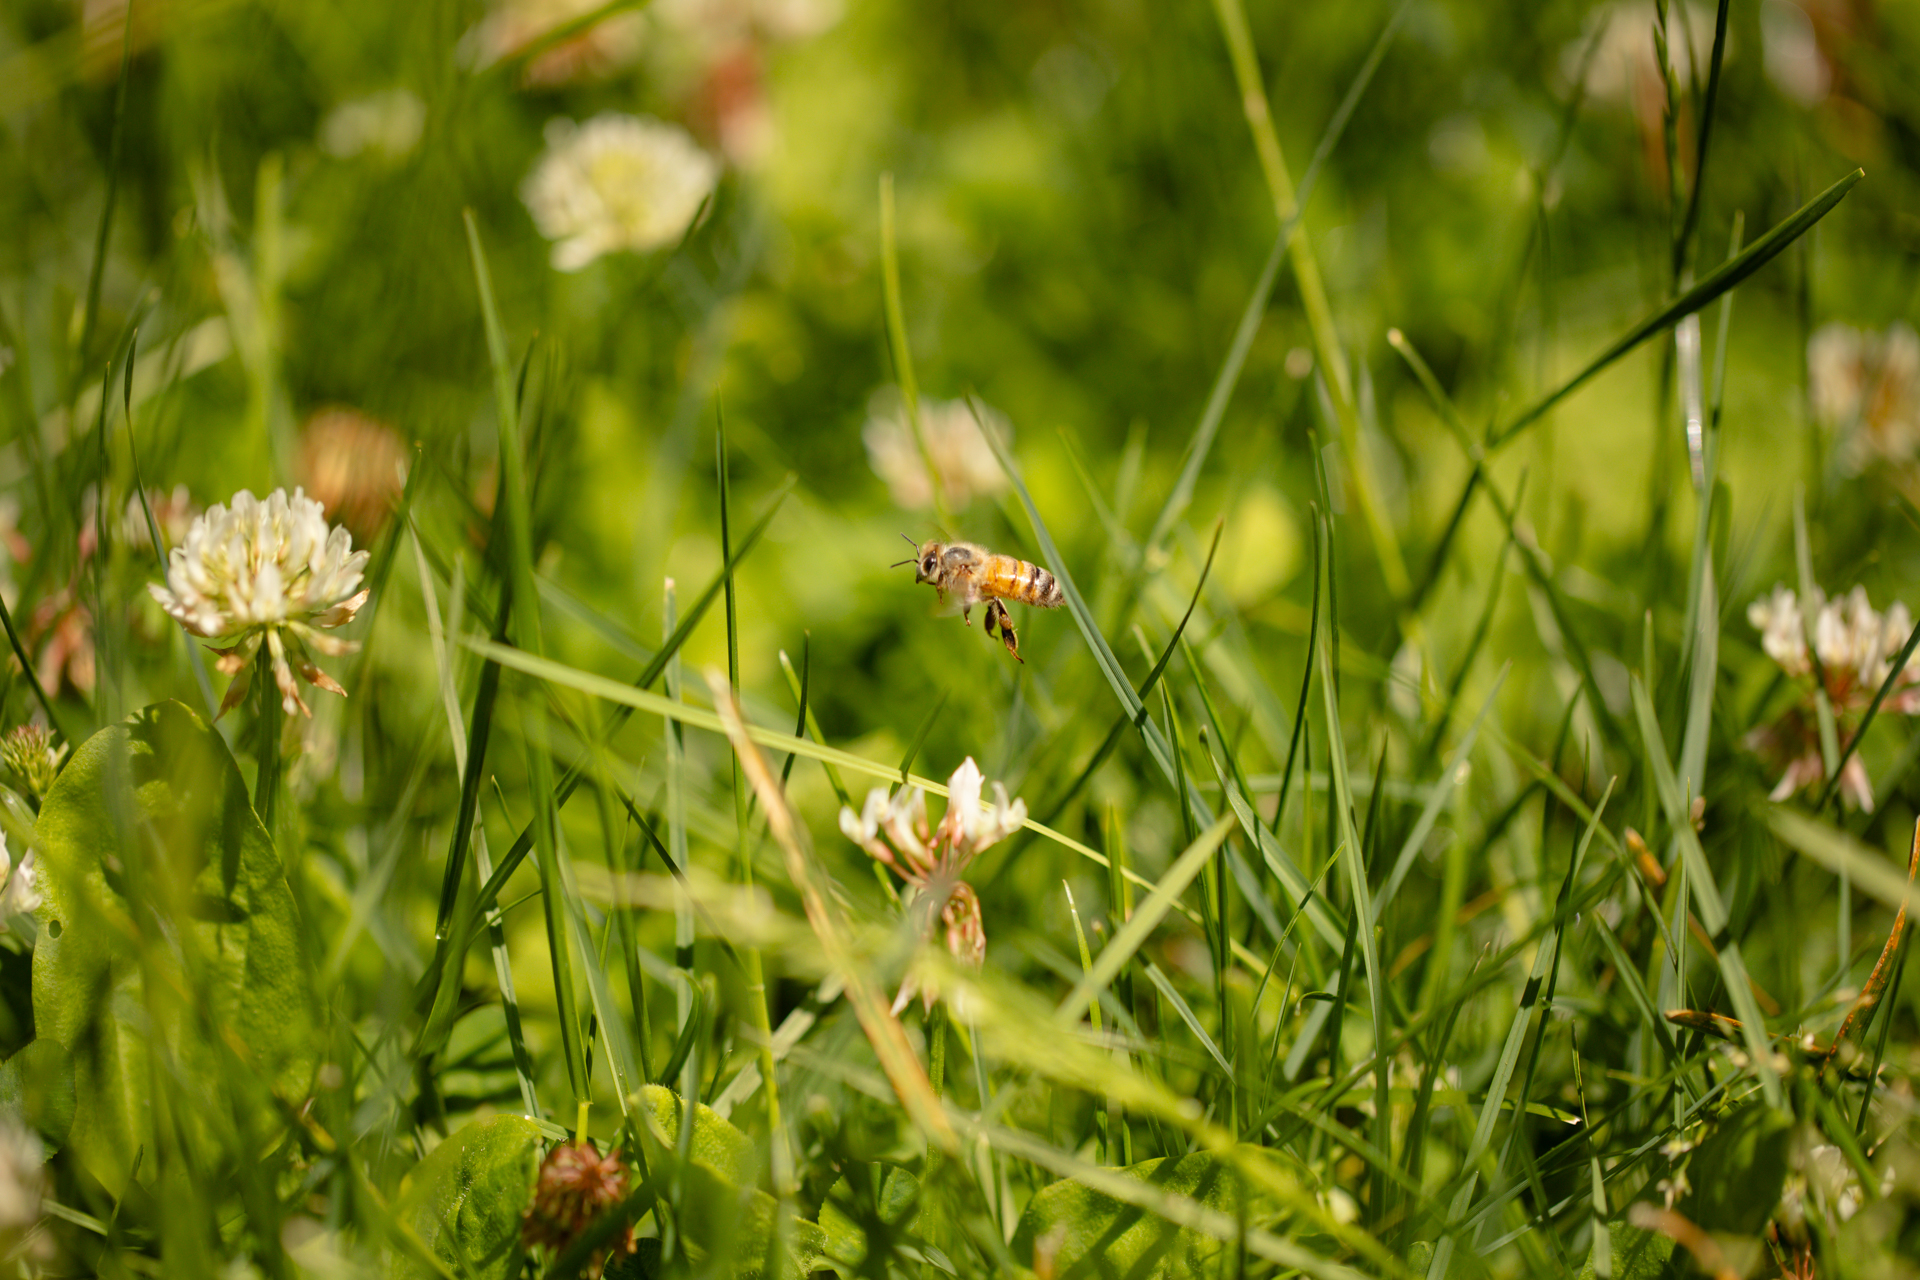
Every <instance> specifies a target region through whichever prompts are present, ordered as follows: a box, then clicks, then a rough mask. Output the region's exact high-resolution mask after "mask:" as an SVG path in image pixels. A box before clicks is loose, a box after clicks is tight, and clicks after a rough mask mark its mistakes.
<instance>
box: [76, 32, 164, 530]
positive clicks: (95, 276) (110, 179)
mask: <svg viewBox="0 0 1920 1280" xmlns="http://www.w3.org/2000/svg"><path fill="white" fill-rule="evenodd" d="M132 60H133V6H132V5H131V4H129V5H128V6H127V8H126V19H125V23H124V25H123V27H122V29H121V33H120V77H119V80H118V82H117V83H116V85H115V86H114V91H113V132H112V136H111V139H110V140H109V141H108V143H107V190H106V197H105V199H104V200H102V201H101V204H100V227H99V230H97V231H95V232H94V237H93V263H92V265H91V266H89V267H88V268H87V301H86V309H85V311H84V312H83V313H82V315H81V320H80V341H79V343H78V344H77V345H76V347H75V349H74V362H73V368H74V384H73V394H74V395H78V394H79V391H80V380H81V379H82V378H83V377H84V376H85V370H86V367H87V348H89V347H91V346H92V345H93V331H94V329H95V328H97V327H98V325H99V323H100V286H101V284H102V282H103V281H104V280H105V279H106V274H107V241H108V238H109V237H110V236H111V235H112V233H113V211H114V207H115V205H116V204H117V202H118V196H119V194H120V156H121V152H122V150H123V148H124V147H125V144H126V137H127V128H126V125H127V69H128V67H129V66H131V65H132ZM103 398H104V397H103ZM103 483H104V477H103ZM105 505H106V504H105V503H104V502H103V503H102V504H101V506H102V509H104V507H105ZM156 545H158V544H156Z"/></svg>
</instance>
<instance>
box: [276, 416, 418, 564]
mask: <svg viewBox="0 0 1920 1280" xmlns="http://www.w3.org/2000/svg"><path fill="white" fill-rule="evenodd" d="M300 473H301V476H302V477H303V478H304V479H305V481H306V486H305V487H306V491H307V493H308V495H309V496H311V497H312V498H313V499H314V501H316V502H318V503H319V504H320V506H321V508H322V509H323V510H325V511H326V513H327V516H328V518H330V519H333V520H337V521H339V522H340V523H341V524H344V525H345V526H347V529H348V530H349V531H350V532H351V533H353V534H354V535H355V536H356V537H358V538H360V539H361V540H362V541H370V540H371V539H372V538H373V536H374V535H375V534H377V533H379V532H380V530H381V528H382V527H383V526H384V525H385V524H386V522H387V518H388V517H389V516H391V515H392V514H393V513H394V511H395V510H397V509H398V508H399V505H400V495H401V492H402V491H403V490H404V489H405V488H406V483H407V446H406V444H405V442H404V441H402V440H401V438H400V433H399V432H397V431H395V430H394V429H393V428H392V427H390V426H388V425H387V424H386V423H384V422H381V421H379V420H378V419H377V418H371V417H368V416H367V415H366V414H364V413H361V412H360V411H359V410H357V409H345V408H330V409H322V410H320V411H319V412H318V413H315V414H314V415H313V416H312V417H310V418H308V419H307V422H306V426H305V427H303V428H302V429H301V432H300Z"/></svg>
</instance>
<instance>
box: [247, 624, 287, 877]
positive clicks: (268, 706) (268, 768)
mask: <svg viewBox="0 0 1920 1280" xmlns="http://www.w3.org/2000/svg"><path fill="white" fill-rule="evenodd" d="M253 688H254V693H255V694H256V695H257V696H258V697H259V699H260V716H259V725H258V730H259V734H260V743H259V746H258V748H257V750H258V752H259V756H258V759H259V761H260V772H259V774H258V776H257V777H256V778H255V780H254V784H253V811H254V812H255V813H257V814H259V815H260V825H262V826H264V827H265V828H266V829H267V838H268V839H272V838H273V808H274V806H273V801H274V797H275V796H276V795H278V794H279V791H280V689H279V686H278V685H276V684H275V683H274V679H273V657H272V655H271V654H269V653H268V652H267V646H266V645H264V644H263V645H261V646H260V652H259V654H258V655H256V656H255V658H254V672H253Z"/></svg>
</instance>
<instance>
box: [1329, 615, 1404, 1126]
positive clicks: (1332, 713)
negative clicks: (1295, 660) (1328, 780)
mask: <svg viewBox="0 0 1920 1280" xmlns="http://www.w3.org/2000/svg"><path fill="white" fill-rule="evenodd" d="M1320 663H1321V670H1320V694H1321V698H1322V701H1323V704H1324V707H1325V711H1326V723H1327V769H1328V772H1329V773H1330V774H1332V776H1333V795H1332V804H1333V815H1332V826H1333V828H1334V830H1336V831H1337V832H1338V833H1339V838H1340V844H1341V849H1342V853H1343V857H1342V859H1341V863H1342V865H1343V866H1344V867H1345V869H1346V873H1347V892H1348V895H1349V898H1350V904H1349V905H1350V909H1351V911H1352V912H1353V918H1354V919H1356V920H1358V921H1361V922H1362V923H1361V925H1360V926H1359V927H1358V928H1357V929H1356V930H1355V933H1356V941H1357V942H1358V943H1359V947H1360V958H1361V961H1362V963H1363V965H1364V966H1365V969H1366V978H1367V1002H1368V1004H1369V1005H1370V1006H1371V1007H1372V1010H1373V1046H1374V1053H1375V1054H1376V1055H1378V1054H1379V1053H1381V1052H1382V1046H1384V1045H1385V1044H1386V1043H1387V1019H1388V1017H1389V1016H1390V1015H1389V1010H1388V1006H1387V977H1386V973H1385V971H1384V970H1383V969H1382V967H1381V964H1380V943H1379V939H1378V938H1377V937H1376V936H1375V934H1374V930H1373V927H1372V921H1373V919H1374V907H1373V893H1372V890H1371V889H1370V888H1369V887H1368V884H1367V864H1366V857H1365V852H1364V849H1363V846H1362V845H1361V842H1360V835H1359V832H1357V831H1356V830H1355V829H1354V826H1353V786H1352V783H1351V781H1350V780H1349V778H1348V777H1347V753H1346V747H1345V745H1344V744H1343V742H1342V734H1341V729H1340V694H1339V690H1338V689H1337V688H1336V687H1335V684H1334V679H1333V649H1332V646H1331V645H1329V646H1328V647H1327V648H1324V649H1322V650H1321V651H1320ZM1344 994H1345V993H1344V991H1343V993H1342V995H1343V996H1344ZM1388 1088H1389V1081H1388V1073H1387V1072H1385V1071H1380V1072H1376V1073H1375V1075H1374V1117H1373V1145H1374V1146H1375V1147H1377V1148H1378V1149H1379V1150H1380V1152H1381V1153H1382V1155H1384V1156H1386V1157H1387V1158H1388V1159H1391V1158H1392V1154H1393V1109H1392V1107H1391V1106H1389V1105H1388Z"/></svg>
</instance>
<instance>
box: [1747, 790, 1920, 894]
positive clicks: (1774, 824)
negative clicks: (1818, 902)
mask: <svg viewBox="0 0 1920 1280" xmlns="http://www.w3.org/2000/svg"><path fill="white" fill-rule="evenodd" d="M1765 813H1766V820H1767V825H1768V826H1769V827H1771V828H1772V829H1773V833H1774V834H1775V835H1776V836H1779V837H1780V839H1781V840H1782V841H1783V842H1784V843H1786V844H1787V845H1789V846H1790V847H1792V848H1795V849H1798V850H1799V851H1800V852H1801V853H1803V854H1805V855H1806V856H1807V857H1809V858H1811V859H1813V860H1814V861H1815V862H1817V863H1819V864H1820V865H1821V866H1823V867H1825V868H1826V869H1827V870H1829V871H1831V872H1833V873H1834V874H1835V875H1845V876H1848V877H1849V878H1850V879H1851V880H1852V881H1853V885H1854V887H1855V888H1857V889H1860V890H1862V891H1864V892H1865V893H1867V894H1869V895H1871V896H1873V897H1875V898H1878V899H1879V900H1880V901H1881V902H1883V903H1885V904H1886V905H1887V906H1889V907H1892V908H1893V909H1895V910H1896V911H1897V910H1899V909H1900V908H1901V907H1902V906H1904V905H1906V903H1907V901H1908V898H1907V893H1908V889H1907V877H1906V876H1905V874H1903V873H1902V872H1900V871H1898V870H1896V869H1895V864H1894V863H1893V862H1892V861H1890V860H1889V859H1887V858H1885V857H1883V856H1880V854H1879V853H1877V852H1876V851H1874V850H1871V849H1868V848H1867V847H1865V846H1864V845H1862V844H1861V843H1860V842H1859V841H1858V840H1856V839H1854V838H1853V837H1852V836H1850V835H1848V834H1847V833H1846V832H1844V831H1840V830H1838V829H1836V828H1834V827H1830V826H1828V825H1827V824H1826V823H1824V822H1821V821H1819V820H1818V819H1816V818H1810V817H1808V816H1807V815H1806V814H1804V813H1800V812H1798V811H1796V810H1793V809H1789V808H1787V807H1785V806H1784V805H1769V806H1768V807H1767V809H1766V810H1765Z"/></svg>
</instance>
